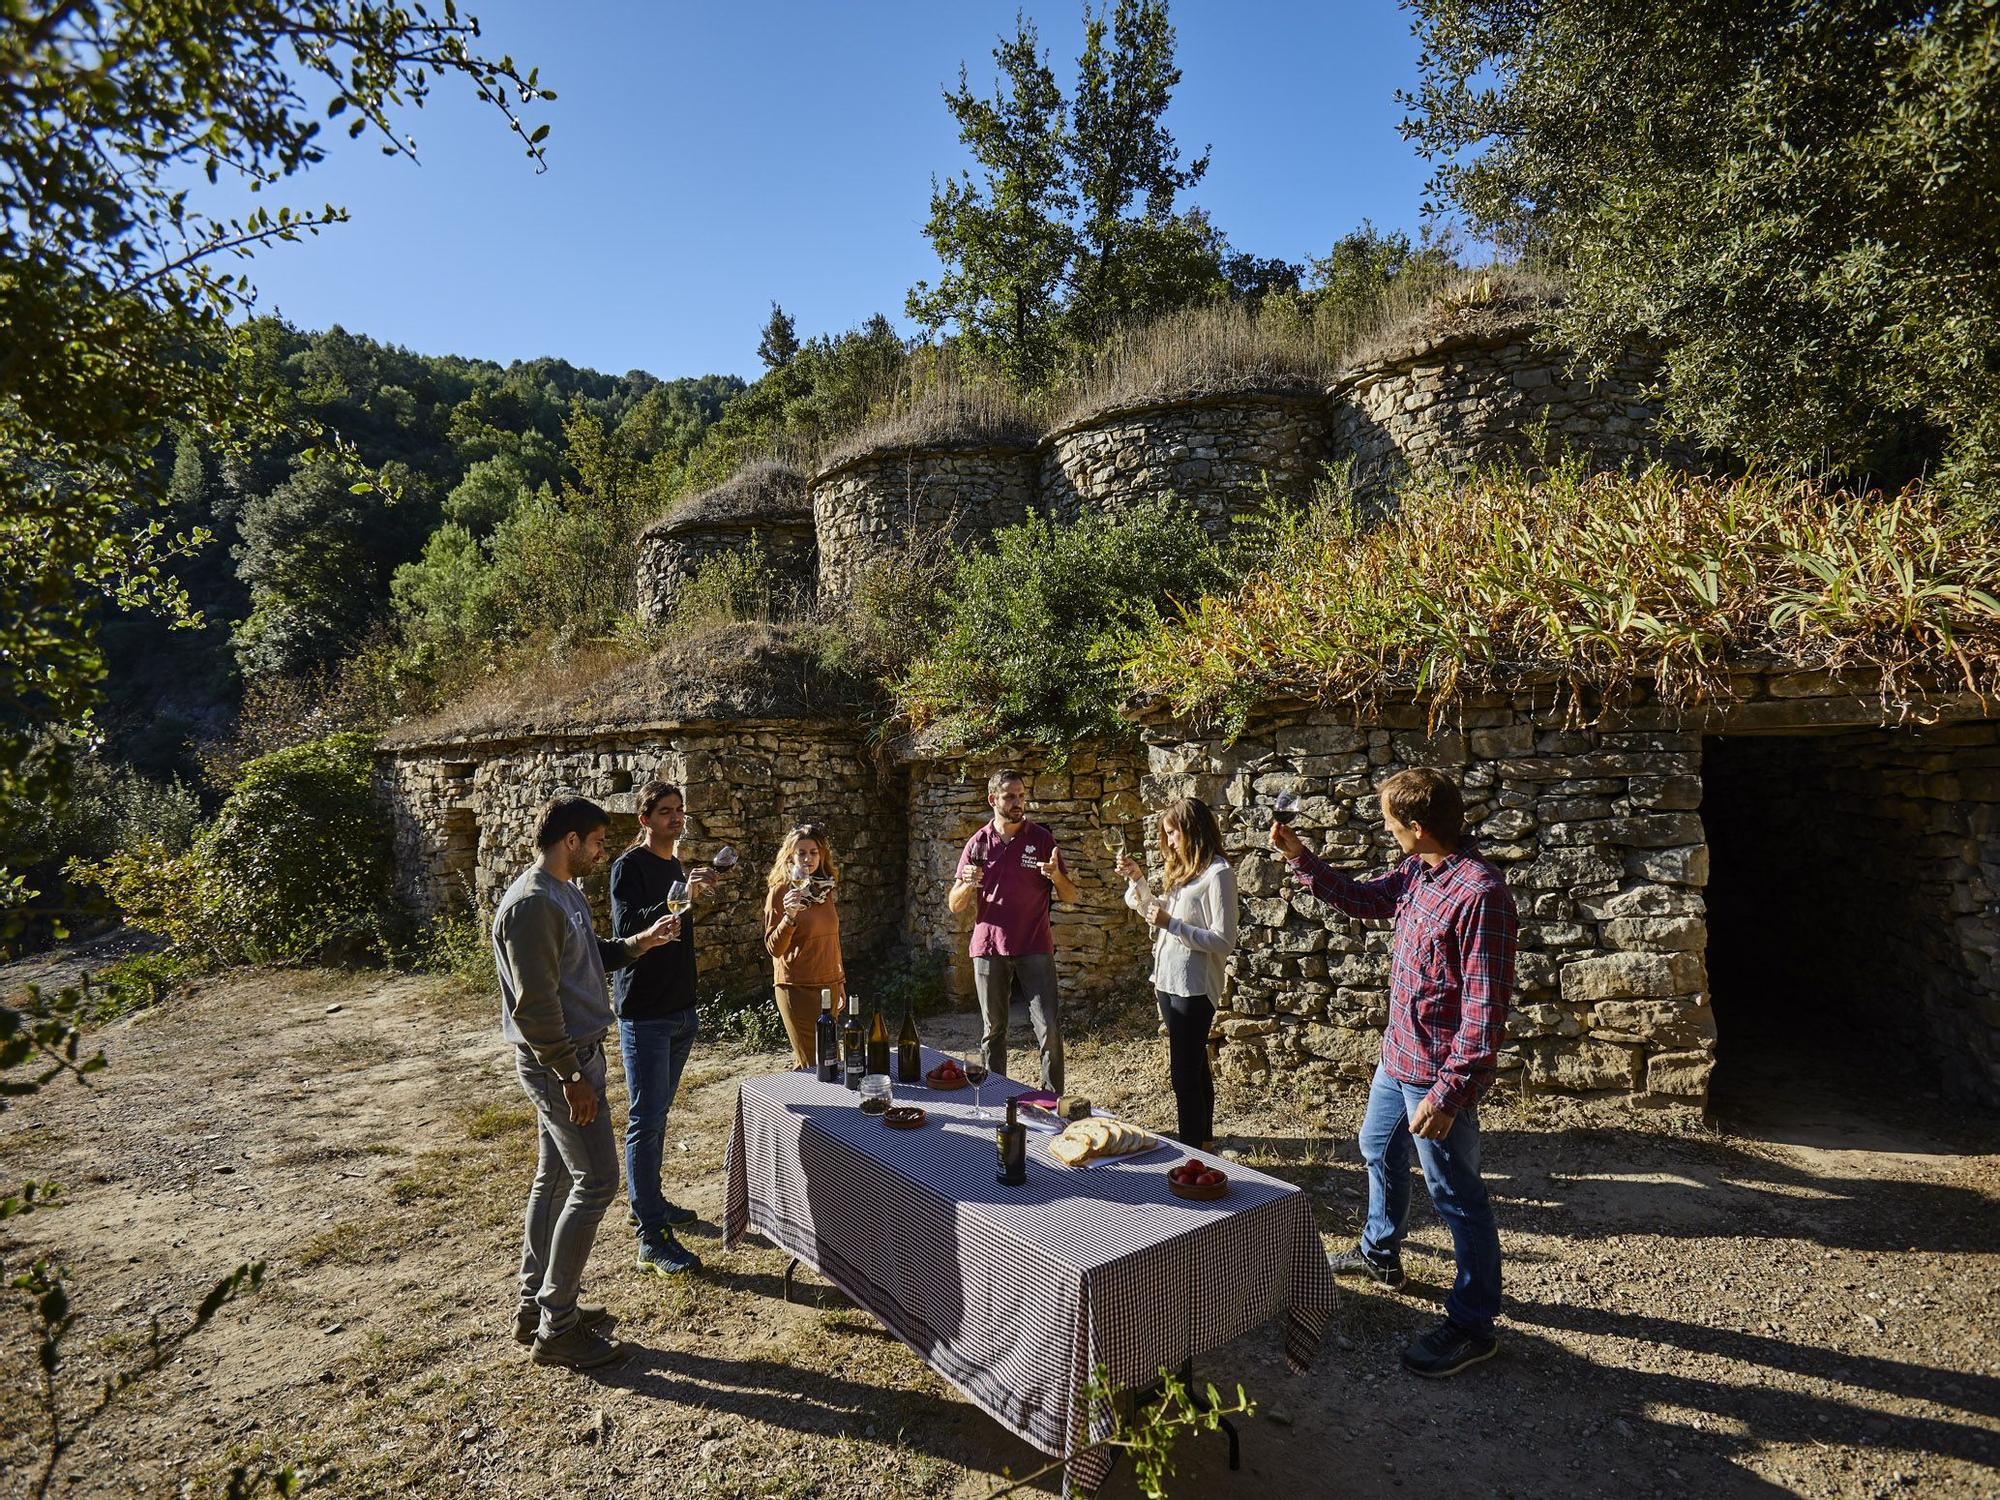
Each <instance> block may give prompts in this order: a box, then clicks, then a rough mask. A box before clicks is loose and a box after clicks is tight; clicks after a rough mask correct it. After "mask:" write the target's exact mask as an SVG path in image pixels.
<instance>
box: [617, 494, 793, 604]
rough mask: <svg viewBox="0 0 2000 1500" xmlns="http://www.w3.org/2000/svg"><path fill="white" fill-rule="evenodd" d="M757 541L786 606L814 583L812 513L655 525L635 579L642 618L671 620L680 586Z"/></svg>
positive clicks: (642, 550) (641, 548) (644, 545)
mask: <svg viewBox="0 0 2000 1500" xmlns="http://www.w3.org/2000/svg"><path fill="white" fill-rule="evenodd" d="M753 543H754V544H755V545H756V546H757V547H758V548H759V549H760V550H761V551H762V552H763V554H764V559H765V561H766V563H767V564H768V565H769V567H770V569H771V572H772V574H773V575H774V577H775V579H776V583H777V590H778V592H779V593H780V594H781V595H782V596H784V597H783V598H782V599H780V600H779V601H777V602H778V603H779V604H780V605H781V606H786V607H788V606H789V605H790V603H791V602H792V601H793V600H794V599H803V598H804V597H806V596H807V595H808V594H809V593H810V591H811V590H812V588H813V585H814V579H815V575H816V572H817V568H818V562H819V544H818V541H817V539H816V537H815V536H814V533H813V525H812V518H811V517H810V516H808V515H802V516H800V517H799V518H798V519H797V520H795V521H767V522H763V523H761V524H759V525H755V526H735V525H710V526H689V527H685V528H679V529H666V528H659V527H655V528H653V529H652V530H649V531H648V532H647V533H646V534H645V536H644V537H642V538H641V539H640V543H639V571H638V576H637V579H636V583H637V593H638V612H639V618H640V619H642V620H644V621H645V622H646V623H647V624H649V625H657V624H659V623H661V622H662V621H665V620H668V619H671V618H672V617H673V613H674V606H675V605H676V604H677V603H678V602H679V600H680V591H681V589H682V587H683V586H684V585H685V584H686V583H687V582H688V581H689V580H690V579H692V578H693V577H694V576H695V575H696V574H697V573H699V572H700V571H701V569H702V566H703V564H705V563H707V562H708V561H709V560H710V559H712V558H716V557H721V556H724V555H727V554H730V553H741V552H742V551H744V550H745V549H747V548H749V547H750V546H751V545H752V544H753Z"/></svg>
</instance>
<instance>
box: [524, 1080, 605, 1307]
mask: <svg viewBox="0 0 2000 1500" xmlns="http://www.w3.org/2000/svg"><path fill="white" fill-rule="evenodd" d="M516 1051H517V1055H516V1058H515V1063H514V1071H515V1072H516V1074H518V1075H519V1077H520V1080H521V1087H522V1088H524V1089H526V1090H527V1093H528V1097H529V1098H530V1099H532V1100H534V1101H535V1121H536V1127H537V1130H538V1131H539V1133H540V1142H541V1150H540V1152H539V1154H538V1155H537V1156H536V1158H535V1185H534V1186H533V1187H532V1188H530V1189H529V1190H528V1213H527V1221H526V1223H525V1224H524V1225H523V1227H522V1233H521V1301H522V1302H523V1303H529V1302H532V1303H534V1304H536V1305H537V1306H538V1307H539V1308H540V1309H541V1334H542V1337H544V1338H554V1337H555V1336H556V1335H557V1334H561V1333H567V1332H568V1331H569V1329H570V1326H571V1325H572V1324H573V1323H575V1322H576V1299H577V1293H578V1291H579V1289H580V1288H581V1287H582V1285H583V1267H584V1263H585V1262H587V1261H588V1260H589V1259H590V1247H591V1246H592V1245H593V1244H595V1243H596V1241H597V1226H598V1224H599V1223H600V1222H602V1220H603V1218H604V1211H605V1210H606V1209H607V1208H609V1207H610V1206H611V1202H612V1200H613V1199H614V1198H616V1197H617V1196H618V1147H617V1143H616V1142H615V1141H613V1139H612V1137H611V1106H610V1104H609V1103H608V1102H607V1101H606V1099H605V1097H604V1048H603V1047H602V1046H593V1047H592V1048H591V1049H590V1051H589V1054H588V1055H585V1054H584V1053H583V1052H581V1051H579V1052H578V1054H577V1062H578V1065H579V1066H580V1067H581V1068H582V1069H583V1076H584V1078H585V1079H586V1080H588V1081H589V1083H590V1086H591V1087H592V1088H594V1089H596V1090H597V1118H596V1119H594V1120H592V1121H591V1122H590V1123H589V1124H588V1125H575V1124H572V1123H571V1122H570V1118H569V1101H568V1100H567V1099H565V1098H564V1097H563V1087H562V1079H561V1078H559V1077H557V1076H556V1074H555V1072H554V1070H552V1069H549V1068H545V1067H543V1066H542V1065H541V1064H540V1063H538V1062H536V1061H535V1058H534V1054H533V1053H531V1052H530V1051H529V1050H528V1049H527V1048H525V1047H521V1048H518V1049H516Z"/></svg>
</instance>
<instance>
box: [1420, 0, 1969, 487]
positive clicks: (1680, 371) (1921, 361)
mask: <svg viewBox="0 0 2000 1500" xmlns="http://www.w3.org/2000/svg"><path fill="white" fill-rule="evenodd" d="M1411 4H1412V9H1413V10H1414V11H1415V13H1416V33H1417V36H1418V38H1419V40H1420V41H1421V43H1422V45H1423V63H1422V67H1423V73H1422V80H1421V83H1420V85H1419V87H1418V88H1417V89H1416V91H1415V92H1414V93H1413V94H1410V95H1406V96H1405V97H1404V101H1403V102H1404V103H1405V105H1406V107H1407V108H1408V109H1409V111H1410V113H1409V116H1408V118H1407V120H1406V121H1405V124H1404V131H1405V134H1406V135H1407V136H1408V137H1409V138H1411V139H1412V140H1414V141H1415V142H1416V144H1417V145H1418V147H1419V148H1420V149H1421V150H1422V151H1423V152H1424V153H1425V155H1426V156H1428V157H1429V158H1430V159H1431V160H1432V162H1433V163H1434V164H1435V176H1434V178H1433V180H1432V191H1433V194H1434V196H1435V200H1436V203H1435V206H1438V207H1442V208H1446V209H1449V210H1453V211H1455V212H1456V213H1458V214H1459V215H1461V216H1463V218H1464V219H1465V220H1466V221H1467V222H1468V223H1469V225H1470V227H1472V228H1473V229H1475V230H1477V231H1479V232H1483V233H1485V234H1488V235H1491V236H1493V237H1495V238H1496V239H1498V240H1499V241H1500V242H1502V243H1503V244H1505V245H1508V246H1510V247H1512V248H1514V249H1516V250H1518V251H1520V252H1522V253H1524V254H1526V255H1527V256H1529V257H1531V258H1533V259H1535V260H1539V261H1541V262H1544V263H1546V264H1548V265H1549V266H1551V267H1552V268H1553V269H1556V270H1557V271H1559V272H1560V273H1561V274H1562V275H1563V277H1564V278H1565V280H1566V281H1567V282H1568V284H1569V287H1570V293H1569V301H1568V306H1567V307H1566V308H1565V309H1564V311H1563V313H1562V314H1561V318H1560V324H1561V331H1562V332H1563V333H1564V334H1566V335H1567V336H1569V337H1570V338H1572V339H1575V340H1577V341H1578V342H1580V343H1581V344H1583V345H1584V346H1585V347H1587V348H1589V349H1591V350H1594V351H1597V352H1599V353H1608V352H1609V351H1610V350H1611V349H1613V348H1614V347H1615V346H1616V345H1617V344H1618V343H1619V342H1621V341H1622V340H1625V339H1627V338H1629V337H1630V336H1631V335H1633V334H1634V333H1637V334H1638V335H1640V336H1642V337H1648V338H1650V339H1651V340H1653V341H1655V342H1657V343H1658V345H1659V346H1660V348H1661V349H1662V351H1663V353H1664V358H1665V370H1666V385H1667V396H1668V403H1669V411H1670V414H1671V415H1672V416H1673V417H1674V418H1676V419H1678V421H1679V423H1680V424H1681V425H1682V426H1683V427H1684V428H1685V429H1686V430H1687V431H1689V432H1690V433H1691V434H1692V435H1694V436H1695V437H1696V438H1698V439H1700V440H1703V441H1705V442H1707V443H1709V444H1711V445H1714V446H1716V447H1719V448H1723V449H1727V450H1730V451H1732V452H1735V453H1737V454H1739V455H1742V456H1745V457H1750V458H1758V459H1762V460H1765V461H1770V462H1779V463H1787V464H1793V465H1797V466H1800V467H1804V468H1812V467H1832V468H1835V469H1839V470H1844V471H1847V472H1848V473H1849V474H1855V473H1867V472H1872V473H1873V474H1874V475H1875V477H1877V478H1881V479H1886V480H1889V481H1892V482H1893V481H1897V480H1900V479H1902V478H1905V477H1907V476H1909V475H1910V474H1912V473H1914V472H1917V471H1918V470H1920V469H1922V468H1925V467H1927V466H1930V465H1933V464H1936V465H1939V466H1941V468H1940V473H1939V477H1940V478H1941V479H1943V480H1945V481H1946V482H1948V483H1955V484H1957V485H1959V486H1961V487H1962V489H1963V491H1964V492H1965V493H1967V494H1968V495H1971V496H1974V497H1979V496H1988V497H1990V495H1991V493H1992V490H1993V487H1994V482H1995V476H1996V475H2000V353H1996V351H2000V4H1996V3H1995V0H1943V3H1933V0H1804V3H1799V0H1411Z"/></svg>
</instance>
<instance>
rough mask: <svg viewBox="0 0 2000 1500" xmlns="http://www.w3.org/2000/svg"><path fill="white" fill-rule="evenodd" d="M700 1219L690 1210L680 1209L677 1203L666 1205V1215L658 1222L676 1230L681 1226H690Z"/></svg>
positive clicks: (698, 1215)
mask: <svg viewBox="0 0 2000 1500" xmlns="http://www.w3.org/2000/svg"><path fill="white" fill-rule="evenodd" d="M700 1217H701V1215H700V1214H698V1213H696V1212H695V1211H694V1210H693V1209H691V1208H682V1207H681V1206H680V1205H679V1204H678V1203H669V1204H668V1205H667V1215H666V1217H665V1218H664V1219H662V1220H661V1221H660V1222H661V1223H663V1224H665V1225H666V1226H667V1228H669V1229H678V1228H680V1227H681V1225H683V1224H692V1223H694V1222H695V1220H697V1219H699V1218H700Z"/></svg>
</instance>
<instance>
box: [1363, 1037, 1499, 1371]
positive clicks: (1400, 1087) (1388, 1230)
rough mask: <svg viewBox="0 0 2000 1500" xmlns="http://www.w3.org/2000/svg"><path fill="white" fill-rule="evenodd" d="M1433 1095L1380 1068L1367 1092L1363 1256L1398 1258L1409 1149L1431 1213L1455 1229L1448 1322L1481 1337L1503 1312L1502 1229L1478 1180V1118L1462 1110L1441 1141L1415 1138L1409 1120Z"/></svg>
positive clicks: (1406, 1206) (1406, 1213)
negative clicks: (1421, 1173) (1426, 1191)
mask: <svg viewBox="0 0 2000 1500" xmlns="http://www.w3.org/2000/svg"><path fill="white" fill-rule="evenodd" d="M1429 1092H1430V1090H1429V1089H1428V1088H1426V1087H1424V1086H1423V1085H1420V1084H1414V1083H1398V1082H1397V1081H1396V1080H1395V1079H1393V1078H1391V1077H1390V1076H1389V1074H1388V1072H1387V1070H1386V1069H1384V1068H1383V1067H1382V1065H1381V1064H1380V1063H1377V1064H1376V1065H1375V1079H1374V1081H1373V1082H1372V1083H1370V1084H1369V1085H1368V1111H1367V1113H1366V1114H1365V1115H1363V1116H1362V1119H1361V1159H1362V1161H1364V1162H1366V1163H1367V1164H1368V1223H1367V1225H1366V1227H1364V1228H1363V1229H1362V1231H1361V1253H1362V1254H1364V1255H1366V1256H1367V1257H1368V1258H1369V1259H1370V1260H1374V1261H1378V1262H1379V1261H1388V1260H1392V1259H1394V1258H1395V1257H1396V1256H1397V1255H1398V1254H1399V1253H1400V1251H1401V1249H1402V1244H1403V1230H1404V1228H1405V1227H1406V1226H1407V1225H1408V1223H1409V1220H1410V1147H1411V1145H1412V1144H1414V1145H1415V1146H1416V1148H1417V1161H1418V1162H1419V1163H1420V1164H1421V1165H1422V1167H1423V1169H1424V1185H1425V1186H1426V1187H1428V1188H1429V1189H1430V1193H1431V1206H1432V1207H1434V1208H1435V1209H1437V1211H1438V1215H1439V1217H1441V1218H1442V1219H1443V1220H1444V1222H1445V1227H1446V1228H1448V1229H1450V1230H1451V1245H1452V1252H1453V1254H1454V1255H1455V1257H1456V1258H1457V1260H1458V1279H1457V1281H1456V1282H1455V1283H1454V1284H1453V1285H1452V1289H1451V1294H1450V1295H1449V1296H1447V1297H1446V1298H1445V1299H1444V1312H1445V1316H1446V1317H1448V1318H1450V1319H1451V1320H1452V1322H1454V1323H1457V1324H1460V1325H1462V1326H1463V1327H1466V1328H1472V1329H1476V1330H1478V1331H1479V1332H1481V1333H1486V1332H1490V1331H1491V1329H1492V1327H1493V1319H1494V1318H1495V1317H1496V1316H1497V1315H1498V1314H1499V1312H1500V1230H1499V1228H1498V1226H1497V1225H1496V1224H1495V1223H1494V1221H1493V1205H1492V1203H1491V1202H1489V1201H1488V1199H1487V1197H1486V1184H1485V1183H1483V1182H1481V1181H1480V1180H1479V1112H1478V1111H1477V1110H1471V1109H1467V1110H1461V1111H1460V1112H1459V1113H1458V1116H1457V1118H1455V1119H1454V1120H1453V1121H1452V1125H1451V1133H1450V1134H1449V1135H1447V1136H1446V1137H1445V1138H1444V1139H1443V1140H1441V1141H1427V1140H1422V1139H1420V1138H1418V1137H1417V1136H1414V1135H1412V1134H1410V1118H1411V1116H1413V1115H1414V1114H1415V1113H1416V1112H1417V1106H1418V1105H1419V1104H1420V1103H1422V1102H1423V1099H1424V1096H1425V1095H1426V1094H1428V1093H1429Z"/></svg>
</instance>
